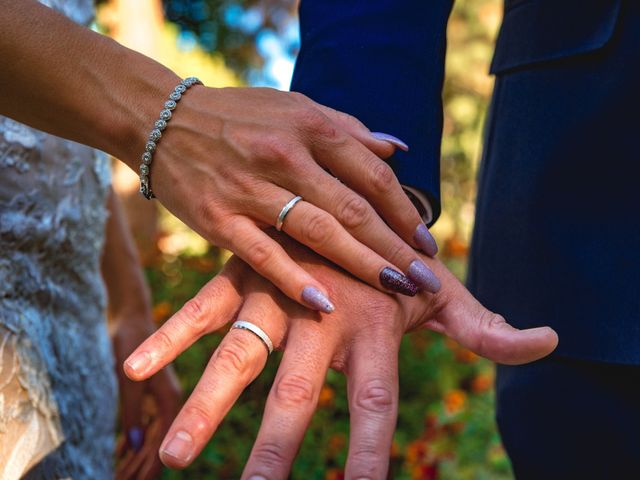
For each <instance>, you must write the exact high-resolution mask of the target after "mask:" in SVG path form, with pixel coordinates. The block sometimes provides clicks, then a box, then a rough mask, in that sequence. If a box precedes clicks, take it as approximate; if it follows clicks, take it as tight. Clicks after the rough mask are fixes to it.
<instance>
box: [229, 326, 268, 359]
mask: <svg viewBox="0 0 640 480" xmlns="http://www.w3.org/2000/svg"><path fill="white" fill-rule="evenodd" d="M231 328H239V329H241V330H248V331H250V332H251V333H253V334H254V335H255V336H256V337H258V338H259V339H260V340H262V343H263V344H264V346H265V347H267V352H268V353H269V354H271V353H272V352H273V342H272V341H271V339H270V338H269V335H267V334H266V333H265V331H264V330H262V329H261V328H260V327H259V326H257V325H254V324H253V323H251V322H247V321H245V320H236V321H235V322H234V323H233V325H231Z"/></svg>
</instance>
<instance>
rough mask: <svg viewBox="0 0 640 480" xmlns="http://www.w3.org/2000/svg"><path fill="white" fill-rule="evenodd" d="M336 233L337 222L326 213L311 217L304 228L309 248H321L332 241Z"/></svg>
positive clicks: (304, 236)
mask: <svg viewBox="0 0 640 480" xmlns="http://www.w3.org/2000/svg"><path fill="white" fill-rule="evenodd" d="M335 231H336V220H335V219H334V218H333V217H332V216H331V215H329V214H327V213H324V212H316V213H314V214H313V215H311V216H310V217H309V219H308V221H307V223H306V224H305V225H304V226H303V234H302V235H303V238H304V239H305V240H306V242H307V243H308V244H309V246H315V247H320V246H322V245H324V244H326V243H327V242H329V240H330V239H331V237H332V236H333V235H334V233H335Z"/></svg>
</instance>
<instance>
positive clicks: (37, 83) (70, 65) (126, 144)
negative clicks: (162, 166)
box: [0, 0, 179, 168]
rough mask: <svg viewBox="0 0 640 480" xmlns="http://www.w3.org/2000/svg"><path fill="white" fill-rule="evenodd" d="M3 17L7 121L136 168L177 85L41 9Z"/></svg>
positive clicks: (0, 108) (13, 7)
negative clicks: (111, 155) (120, 160)
mask: <svg viewBox="0 0 640 480" xmlns="http://www.w3.org/2000/svg"><path fill="white" fill-rule="evenodd" d="M0 10H1V11H2V15H0V32H2V35H1V36H0V58H2V59H3V62H2V63H3V66H2V68H1V69H0V114H2V115H6V116H8V117H11V118H13V119H16V120H18V121H20V122H22V123H25V124H27V125H31V126H33V127H35V128H38V129H40V130H43V131H46V132H49V133H52V134H54V135H58V136H61V137H64V138H68V139H71V140H75V141H77V142H80V143H84V144H87V145H90V146H93V147H96V148H98V149H101V150H103V151H106V152H108V153H110V154H113V155H114V156H116V157H118V158H120V159H122V160H123V161H125V162H126V163H127V164H128V165H129V166H132V167H134V168H135V166H136V165H137V164H138V163H139V159H138V156H139V154H140V153H141V152H142V151H143V149H144V143H145V141H146V137H147V134H148V130H149V128H150V126H151V125H152V122H153V120H154V119H155V117H156V116H157V114H158V111H159V109H160V107H161V106H162V101H163V99H164V97H166V95H167V93H168V92H170V91H171V89H172V88H173V87H174V86H175V85H176V84H177V82H178V81H179V79H178V77H177V76H176V75H175V74H174V73H173V72H171V71H170V70H169V69H167V68H165V67H164V66H162V65H161V64H159V63H157V62H155V61H153V60H151V59H150V58H148V57H145V56H144V55H141V54H139V53H136V52H134V51H132V50H129V49H127V48H125V47H123V46H122V45H120V44H118V43H117V42H115V41H113V40H111V39H109V38H107V37H105V36H103V35H100V34H98V33H95V32H93V31H91V30H89V29H87V28H85V27H82V26H80V25H77V24H75V23H73V22H72V21H70V20H69V19H67V18H66V17H64V16H63V15H61V14H59V13H57V12H55V11H53V10H52V9H50V8H47V7H44V6H42V5H40V4H39V3H37V2H35V1H32V0H25V1H20V2H15V1H11V0H0Z"/></svg>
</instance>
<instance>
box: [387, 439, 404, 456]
mask: <svg viewBox="0 0 640 480" xmlns="http://www.w3.org/2000/svg"><path fill="white" fill-rule="evenodd" d="M389 456H390V457H391V458H400V457H401V456H402V449H401V448H400V445H398V442H396V441H395V440H394V441H393V442H392V443H391V451H390V452H389Z"/></svg>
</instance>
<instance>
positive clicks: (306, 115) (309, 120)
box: [296, 106, 328, 131]
mask: <svg viewBox="0 0 640 480" xmlns="http://www.w3.org/2000/svg"><path fill="white" fill-rule="evenodd" d="M296 117H297V122H298V124H299V125H300V126H301V127H302V128H305V129H308V130H313V131H317V130H319V129H322V128H324V126H325V125H326V124H327V123H328V119H327V117H326V115H324V114H323V113H322V112H321V111H320V110H318V109H317V108H313V107H310V106H304V107H302V108H301V109H299V110H298V112H297V114H296Z"/></svg>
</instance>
